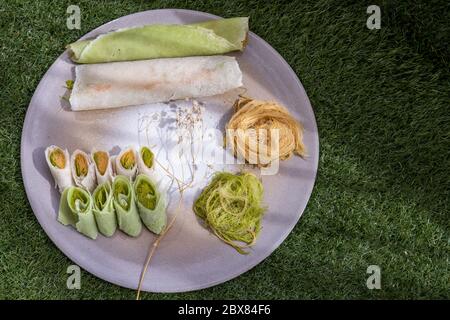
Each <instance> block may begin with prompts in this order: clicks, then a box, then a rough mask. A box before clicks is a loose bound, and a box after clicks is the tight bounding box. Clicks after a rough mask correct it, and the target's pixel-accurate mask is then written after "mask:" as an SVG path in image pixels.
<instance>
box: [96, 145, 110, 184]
mask: <svg viewBox="0 0 450 320" xmlns="http://www.w3.org/2000/svg"><path fill="white" fill-rule="evenodd" d="M91 157H92V162H93V163H94V166H95V176H96V177H97V183H98V184H102V183H105V182H111V183H112V179H113V176H114V173H113V169H112V165H111V157H110V156H109V153H108V152H106V151H102V150H96V149H93V150H92V152H91Z"/></svg>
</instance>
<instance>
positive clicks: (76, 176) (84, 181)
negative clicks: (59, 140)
mask: <svg viewBox="0 0 450 320" xmlns="http://www.w3.org/2000/svg"><path fill="white" fill-rule="evenodd" d="M70 167H71V171H72V177H73V180H74V181H75V185H77V186H79V187H82V188H85V189H86V190H88V191H89V192H92V191H94V189H95V186H96V178H95V165H94V163H93V162H92V161H91V159H90V158H89V156H88V155H87V153H86V152H84V151H82V150H78V149H77V150H75V151H74V152H73V153H72V156H71V158H70Z"/></svg>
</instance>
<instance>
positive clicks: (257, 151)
mask: <svg viewBox="0 0 450 320" xmlns="http://www.w3.org/2000/svg"><path fill="white" fill-rule="evenodd" d="M233 108H234V111H235V113H234V115H233V116H232V118H231V119H230V121H229V122H228V124H227V126H226V131H227V136H226V143H227V144H228V145H229V146H230V147H231V149H232V151H233V153H234V155H235V156H237V157H242V158H243V159H245V160H246V162H248V163H251V164H256V165H257V166H259V167H265V166H268V165H269V164H270V163H271V162H272V161H274V160H277V159H279V160H285V159H288V158H290V157H291V156H292V155H293V154H297V155H299V156H302V157H304V156H305V155H306V148H305V145H304V144H303V141H302V139H303V126H302V125H301V123H299V122H298V121H297V120H295V119H294V118H293V117H292V115H291V114H290V113H289V111H288V110H287V109H286V108H285V107H284V106H282V105H280V104H278V103H276V102H271V101H262V100H253V99H250V98H246V97H242V96H241V97H239V99H237V100H236V102H235V103H234V106H233ZM274 129H275V130H274ZM272 130H273V131H272ZM272 132H273V134H272ZM275 134H277V135H278V136H277V135H275ZM274 137H275V138H278V139H276V140H273V139H275V138H274Z"/></svg>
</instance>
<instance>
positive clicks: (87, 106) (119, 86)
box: [70, 56, 242, 111]
mask: <svg viewBox="0 0 450 320" xmlns="http://www.w3.org/2000/svg"><path fill="white" fill-rule="evenodd" d="M75 76H76V79H75V84H74V87H73V90H72V93H71V95H70V104H71V107H72V110H73V111H79V110H94V109H107V108H116V107H123V106H130V105H139V104H145V103H155V102H165V101H169V100H176V99H184V98H197V97H206V96H213V95H216V94H222V93H224V92H226V91H228V90H231V89H234V88H237V87H240V86H242V73H241V70H240V69H239V65H238V63H237V61H236V59H235V58H234V57H227V56H207V57H186V58H167V59H153V60H141V61H126V62H112V63H101V64H89V65H78V66H76V67H75Z"/></svg>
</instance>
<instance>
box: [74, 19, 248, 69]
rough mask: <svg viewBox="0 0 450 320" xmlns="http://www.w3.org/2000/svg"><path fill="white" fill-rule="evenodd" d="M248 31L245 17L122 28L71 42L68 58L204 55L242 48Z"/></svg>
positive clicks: (104, 59) (98, 59)
mask: <svg viewBox="0 0 450 320" xmlns="http://www.w3.org/2000/svg"><path fill="white" fill-rule="evenodd" d="M247 33H248V17H238V18H230V19H218V20H210V21H206V22H201V23H195V24H187V25H177V24H170V25H161V24H154V25H145V26H139V27H132V28H124V29H119V30H116V31H113V32H109V33H106V34H103V35H100V36H98V37H97V38H95V39H92V40H80V41H77V42H74V43H72V44H69V45H68V46H67V48H68V49H69V55H70V57H71V59H72V60H73V61H74V62H78V63H101V62H113V61H128V60H144V59H154V58H175V57H187V56H206V55H216V54H223V53H226V52H230V51H235V50H243V49H244V47H245V45H246V42H247Z"/></svg>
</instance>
